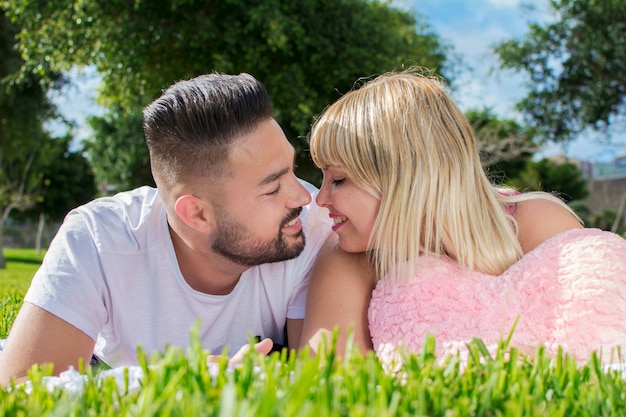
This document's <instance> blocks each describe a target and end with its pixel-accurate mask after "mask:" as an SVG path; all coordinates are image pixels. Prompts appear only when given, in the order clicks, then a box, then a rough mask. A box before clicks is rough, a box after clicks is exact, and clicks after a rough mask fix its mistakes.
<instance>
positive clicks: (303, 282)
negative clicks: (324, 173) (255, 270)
mask: <svg viewBox="0 0 626 417" xmlns="http://www.w3.org/2000/svg"><path fill="white" fill-rule="evenodd" d="M302 184H303V185H304V186H305V188H306V189H307V190H309V192H310V193H311V197H312V202H311V204H309V205H308V207H307V208H306V210H307V213H306V218H305V219H304V225H303V228H304V234H305V246H304V250H303V251H302V253H301V254H300V256H298V258H296V259H295V260H293V261H295V263H294V264H295V272H294V275H295V277H294V279H295V283H294V287H293V293H292V296H291V299H290V302H289V305H288V307H287V318H289V319H303V318H304V313H305V305H306V295H307V288H308V284H309V278H310V275H311V268H312V267H313V263H314V262H315V258H316V257H317V254H318V252H319V250H320V248H321V247H322V245H323V244H324V242H326V239H327V238H328V236H329V235H330V233H331V224H330V218H329V217H328V210H326V209H325V208H322V207H319V206H318V205H317V204H316V203H315V197H316V195H317V192H318V190H317V188H315V187H314V186H313V185H311V184H309V183H306V182H304V181H303V182H302Z"/></svg>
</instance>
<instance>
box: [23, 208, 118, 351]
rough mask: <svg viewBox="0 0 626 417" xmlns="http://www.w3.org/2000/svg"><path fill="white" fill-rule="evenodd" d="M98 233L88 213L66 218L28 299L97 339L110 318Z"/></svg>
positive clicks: (74, 212) (77, 213)
mask: <svg viewBox="0 0 626 417" xmlns="http://www.w3.org/2000/svg"><path fill="white" fill-rule="evenodd" d="M96 242H97V230H96V229H94V227H93V224H92V222H90V218H89V216H88V215H87V214H85V213H81V212H80V211H73V212H71V213H70V214H68V216H67V217H66V219H65V221H64V222H63V224H62V225H61V227H60V229H59V231H58V232H57V234H56V235H55V237H54V239H53V240H52V242H51V244H50V248H49V249H48V251H47V252H46V255H45V257H44V260H43V262H42V265H41V267H40V268H39V270H38V271H37V272H36V274H35V276H34V277H33V280H32V282H31V286H30V288H29V290H28V292H27V293H26V296H25V298H24V300H25V301H27V302H29V303H31V304H34V305H37V306H39V307H41V308H43V309H44V310H46V311H48V312H50V313H52V314H54V315H55V316H57V317H59V318H61V319H63V320H65V321H67V322H68V323H70V324H71V325H73V326H75V327H77V328H78V329H80V330H81V331H83V332H84V333H86V334H87V335H88V336H90V337H91V338H92V339H94V340H96V339H97V336H98V333H99V331H100V329H102V327H103V325H104V323H105V322H106V319H107V308H106V299H107V296H106V294H107V291H106V283H105V280H104V277H103V273H102V268H101V259H100V256H99V250H98V247H97V244H96Z"/></svg>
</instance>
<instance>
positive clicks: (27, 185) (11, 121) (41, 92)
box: [0, 7, 63, 268]
mask: <svg viewBox="0 0 626 417" xmlns="http://www.w3.org/2000/svg"><path fill="white" fill-rule="evenodd" d="M18 33H19V27H18V26H16V25H14V24H13V23H11V22H10V20H9V19H8V18H7V17H6V15H5V10H4V9H3V8H2V7H0V57H1V59H0V268H4V267H5V259H4V256H3V254H2V248H3V246H4V245H3V233H2V232H3V228H2V226H3V225H4V224H5V222H6V220H7V219H8V217H9V215H10V214H11V212H12V211H14V210H26V209H29V208H31V207H32V206H34V205H35V204H36V202H37V199H38V198H39V196H40V192H41V189H42V182H41V179H42V172H41V171H39V170H38V169H37V167H38V158H40V157H41V155H42V152H41V149H42V146H41V145H42V143H43V142H45V141H47V140H49V139H50V135H49V133H48V132H47V131H46V129H45V128H44V122H45V121H46V120H48V119H50V118H53V117H55V116H56V109H55V106H54V105H53V104H52V103H51V102H50V100H49V99H48V96H47V94H46V92H47V89H48V88H51V87H59V86H60V85H61V84H62V83H63V78H62V77H61V76H60V75H59V74H58V73H56V72H54V71H50V69H49V66H48V65H47V64H46V63H42V64H40V65H38V68H37V70H36V71H22V69H23V68H22V67H23V65H24V61H23V59H22V57H21V55H20V53H19V51H18V50H17V39H16V35H17V34H18Z"/></svg>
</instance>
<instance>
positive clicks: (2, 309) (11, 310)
mask: <svg viewBox="0 0 626 417" xmlns="http://www.w3.org/2000/svg"><path fill="white" fill-rule="evenodd" d="M43 255H44V253H43V252H42V253H37V252H36V251H35V249H5V250H4V257H5V260H6V264H7V267H6V269H0V320H1V321H0V338H5V337H6V336H7V334H8V332H9V330H10V329H11V326H12V325H13V322H14V321H15V316H16V315H17V312H18V310H19V308H20V306H21V305H22V301H23V300H24V295H25V294H26V291H27V290H28V286H29V285H30V281H31V280H32V279H33V276H34V275H35V272H36V271H37V268H39V265H40V264H41V260H42V259H43Z"/></svg>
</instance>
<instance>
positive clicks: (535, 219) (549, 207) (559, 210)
mask: <svg viewBox="0 0 626 417" xmlns="http://www.w3.org/2000/svg"><path fill="white" fill-rule="evenodd" d="M514 216H515V220H516V221H517V226H518V239H519V242H520V245H521V246H522V250H523V252H524V253H528V252H529V251H531V250H532V249H534V248H535V247H537V245H539V244H540V243H542V242H543V241H545V240H546V239H549V238H551V237H552V236H555V235H557V234H559V233H561V232H564V231H566V230H571V229H580V228H582V227H583V226H582V225H581V223H580V222H579V221H578V219H577V218H576V217H574V216H573V215H572V213H571V212H570V211H569V210H568V209H567V208H566V207H565V206H564V205H562V204H559V203H558V202H556V201H552V200H551V199H548V198H532V199H527V200H523V201H519V202H518V203H516V205H515V213H514Z"/></svg>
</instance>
